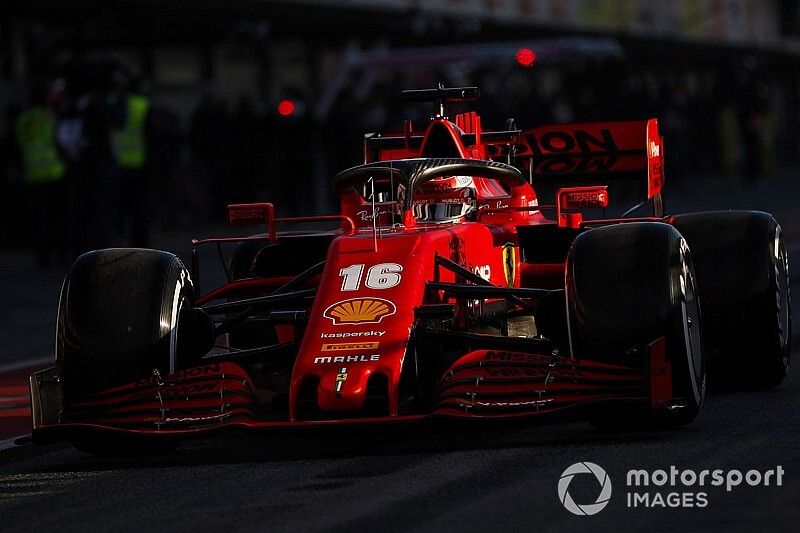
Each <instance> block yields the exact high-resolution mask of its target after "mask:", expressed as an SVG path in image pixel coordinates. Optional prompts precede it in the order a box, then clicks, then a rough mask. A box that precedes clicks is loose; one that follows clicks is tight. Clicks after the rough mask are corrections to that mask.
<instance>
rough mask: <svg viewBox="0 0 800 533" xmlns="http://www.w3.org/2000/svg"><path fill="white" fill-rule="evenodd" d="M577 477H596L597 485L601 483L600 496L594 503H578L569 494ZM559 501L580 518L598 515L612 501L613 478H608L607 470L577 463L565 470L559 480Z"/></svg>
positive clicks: (586, 462)
mask: <svg viewBox="0 0 800 533" xmlns="http://www.w3.org/2000/svg"><path fill="white" fill-rule="evenodd" d="M576 476H578V477H579V478H582V477H589V478H591V477H594V478H595V479H596V480H597V483H599V485H600V486H599V488H598V490H599V494H598V495H597V499H595V501H594V502H593V503H592V502H590V503H577V502H575V500H573V499H572V496H571V495H570V493H569V486H570V483H572V480H573V478H575V477H576ZM558 499H559V500H561V504H562V505H563V506H564V507H565V508H566V509H567V511H569V512H570V513H572V514H575V515H579V516H591V515H593V514H597V513H599V512H600V511H602V510H603V509H604V508H605V506H606V505H608V502H609V500H611V478H609V477H608V474H606V471H605V470H603V469H602V468H601V467H600V466H598V465H596V464H594V463H590V462H589V461H584V462H582V463H575V464H574V465H572V466H570V467H568V468H567V469H566V470H564V472H563V473H562V474H561V479H559V480H558Z"/></svg>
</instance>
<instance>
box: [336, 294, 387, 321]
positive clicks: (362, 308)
mask: <svg viewBox="0 0 800 533" xmlns="http://www.w3.org/2000/svg"><path fill="white" fill-rule="evenodd" d="M396 312H397V307H396V306H395V305H394V304H393V303H392V302H390V301H389V300H384V299H383V298H350V299H349V300H342V301H341V302H336V303H335V304H333V305H331V306H330V307H328V308H327V309H325V312H324V313H322V315H323V316H324V317H325V318H328V319H330V320H331V321H332V322H333V323H334V324H335V325H337V326H343V325H349V324H377V323H378V322H380V321H381V320H383V318H384V317H387V316H391V315H393V314H395V313H396Z"/></svg>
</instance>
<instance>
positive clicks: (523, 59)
mask: <svg viewBox="0 0 800 533" xmlns="http://www.w3.org/2000/svg"><path fill="white" fill-rule="evenodd" d="M517 63H519V64H520V66H523V67H532V66H533V65H534V63H536V52H534V51H533V50H531V49H530V48H520V49H519V50H517Z"/></svg>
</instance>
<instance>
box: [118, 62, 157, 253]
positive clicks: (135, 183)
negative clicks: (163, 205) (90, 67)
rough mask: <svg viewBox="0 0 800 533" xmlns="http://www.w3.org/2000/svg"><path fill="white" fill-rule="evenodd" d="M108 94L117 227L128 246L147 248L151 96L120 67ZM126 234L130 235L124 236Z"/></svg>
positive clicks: (150, 180) (149, 200) (149, 197)
mask: <svg viewBox="0 0 800 533" xmlns="http://www.w3.org/2000/svg"><path fill="white" fill-rule="evenodd" d="M113 85H114V90H113V92H112V93H111V94H110V96H109V104H110V106H111V108H112V109H113V110H114V112H113V115H114V116H116V117H119V119H118V121H117V122H116V123H114V124H112V139H113V149H114V155H115V156H116V162H117V165H118V166H119V180H120V181H119V183H120V186H119V192H120V196H119V204H118V205H119V207H120V210H119V214H118V219H117V222H118V227H119V228H120V229H121V232H122V234H123V235H124V236H126V238H125V241H126V242H127V244H129V245H133V246H137V247H140V248H146V247H147V246H148V245H149V242H150V218H151V196H152V189H153V187H152V183H153V180H152V173H151V171H150V168H149V165H148V163H149V158H148V153H147V146H148V142H147V134H148V132H149V127H148V125H149V122H150V121H149V117H150V99H149V98H148V97H147V96H145V95H144V94H142V93H141V91H140V90H139V88H138V87H137V84H136V82H135V80H133V79H132V78H131V77H130V76H129V75H128V74H127V73H126V72H124V71H123V70H122V69H117V70H115V71H114V73H113ZM127 235H129V237H127Z"/></svg>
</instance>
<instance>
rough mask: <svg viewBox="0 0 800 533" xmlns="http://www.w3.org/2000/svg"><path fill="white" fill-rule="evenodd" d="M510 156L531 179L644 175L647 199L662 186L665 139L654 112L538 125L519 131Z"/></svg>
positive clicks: (592, 180) (595, 179) (592, 179)
mask: <svg viewBox="0 0 800 533" xmlns="http://www.w3.org/2000/svg"><path fill="white" fill-rule="evenodd" d="M513 157H514V158H515V159H516V160H517V161H518V164H519V162H520V160H521V162H522V165H523V166H524V167H525V170H527V171H528V173H529V176H530V179H531V181H532V182H534V183H536V182H541V183H545V182H551V181H552V182H558V181H559V178H567V179H569V180H570V181H575V180H580V181H586V182H589V183H592V184H596V183H601V182H603V181H604V180H609V179H612V180H613V179H615V178H617V177H619V178H629V177H633V178H638V179H643V180H646V184H647V199H648V200H650V199H652V198H654V197H656V196H658V195H659V194H660V193H661V190H662V189H663V186H664V164H663V161H664V141H663V139H662V137H661V134H660V133H659V131H658V121H657V120H656V119H654V118H653V119H650V120H641V121H626V122H597V123H584V124H557V125H552V126H538V127H535V128H531V129H529V130H527V131H525V132H524V133H523V135H522V136H521V137H520V138H519V141H518V143H517V144H515V147H514V153H513Z"/></svg>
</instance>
